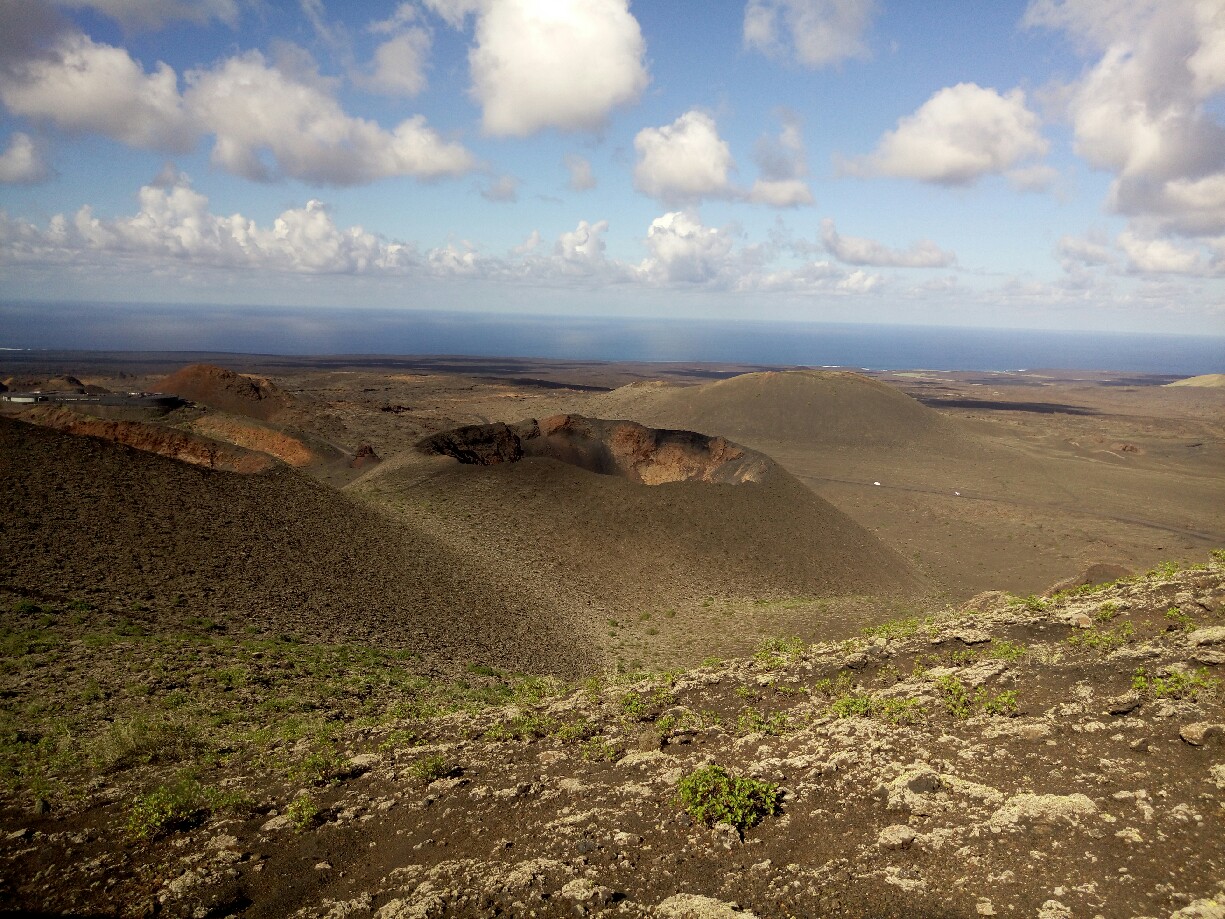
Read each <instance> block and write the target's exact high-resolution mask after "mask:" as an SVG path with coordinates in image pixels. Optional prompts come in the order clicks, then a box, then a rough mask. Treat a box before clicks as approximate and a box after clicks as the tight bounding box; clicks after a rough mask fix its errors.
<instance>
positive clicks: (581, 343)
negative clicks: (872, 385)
mask: <svg viewBox="0 0 1225 919" xmlns="http://www.w3.org/2000/svg"><path fill="white" fill-rule="evenodd" d="M0 350H10V351H11V350H20V351H60V350H63V351H143V352H149V351H155V352H180V351H181V352H225V353H233V354H268V355H283V356H294V355H297V356H303V355H320V356H323V355H354V356H356V355H388V356H390V355H403V356H427V355H430V356H434V355H452V356H458V355H464V356H470V357H505V358H540V359H552V360H574V361H639V362H651V363H665V362H704V363H737V364H758V365H776V366H806V367H822V366H829V367H832V366H836V367H857V368H861V369H864V370H932V371H939V370H945V371H953V370H964V371H1000V372H1003V371H1022V370H1036V369H1050V370H1085V371H1121V372H1134V373H1149V374H1166V375H1175V376H1194V375H1199V374H1206V373H1220V372H1225V335H1185V334H1165V333H1139V332H1113V331H1111V332H1102V331H1076V330H1055V329H1016V328H988V327H954V326H935V325H917V324H915V325H874V324H867V323H844V322H840V323H832V322H817V321H812V322H799V321H779V320H754V319H717V320H716V319H711V320H695V319H692V318H685V319H669V318H642V317H632V318H631V317H609V316H584V317H575V316H556V315H546V314H523V313H490V312H443V311H437V310H429V311H425V310H422V311H418V310H392V309H382V308H380V309H371V308H339V307H336V308H326V307H311V308H293V307H241V306H209V305H180V304H174V305H168V304H139V305H126V304H112V303H29V302H24V303H3V304H0Z"/></svg>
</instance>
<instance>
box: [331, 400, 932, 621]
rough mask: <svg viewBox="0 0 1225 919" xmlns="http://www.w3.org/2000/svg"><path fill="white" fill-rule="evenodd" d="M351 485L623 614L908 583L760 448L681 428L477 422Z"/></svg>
mask: <svg viewBox="0 0 1225 919" xmlns="http://www.w3.org/2000/svg"><path fill="white" fill-rule="evenodd" d="M601 473H603V474H601ZM355 487H357V488H358V489H359V490H363V491H367V492H368V493H369V494H370V495H371V497H372V499H374V500H379V501H383V502H385V503H387V504H388V505H390V506H396V505H398V504H403V503H405V502H411V505H412V507H413V508H414V513H415V514H416V515H417V516H418V519H421V518H422V517H425V516H428V517H429V518H430V519H432V520H434V521H435V522H436V526H437V528H438V531H439V532H445V533H446V537H445V538H446V539H448V540H449V541H450V542H452V544H454V545H456V546H474V545H482V546H484V547H486V548H487V549H489V550H492V551H495V552H496V553H497V555H498V557H499V558H501V559H503V560H504V561H505V563H506V564H508V565H510V566H511V567H515V568H520V567H526V568H532V569H535V570H538V571H541V572H542V573H543V576H544V577H545V579H546V581H548V582H550V583H564V584H566V585H567V586H568V587H570V588H571V589H573V590H576V591H577V592H578V593H579V595H580V596H586V597H588V598H589V602H590V601H595V602H602V603H605V604H607V605H608V607H609V608H611V609H613V610H617V611H622V612H625V611H629V612H636V611H638V610H644V609H650V608H653V607H657V606H658V605H659V604H661V603H664V602H669V601H676V602H683V601H684V600H686V599H693V598H700V597H703V596H709V595H723V596H729V595H735V596H754V595H758V596H760V595H772V596H779V595H804V596H831V595H854V594H890V593H893V594H897V593H905V592H910V591H913V590H914V589H915V588H916V586H917V585H916V581H915V577H914V575H913V574H912V572H911V569H910V568H909V566H908V565H907V563H906V562H905V561H904V560H903V559H902V558H901V557H900V556H899V555H897V554H896V553H894V552H893V551H891V550H889V549H887V548H886V547H885V546H884V545H883V544H882V543H881V542H880V541H879V540H877V539H876V537H874V536H873V535H872V534H870V533H869V532H868V531H866V530H865V529H864V528H863V527H861V526H859V525H858V524H856V523H854V522H853V521H852V520H850V519H849V518H848V517H847V516H845V515H844V514H842V513H841V512H839V511H838V510H836V509H835V508H834V507H833V506H831V505H830V504H829V503H828V502H826V501H824V500H822V499H821V498H819V497H818V496H817V495H815V494H814V493H813V492H812V491H810V490H809V489H807V488H805V487H804V486H803V485H802V484H801V483H800V482H798V481H797V480H796V479H795V478H793V477H792V476H791V475H790V474H789V473H787V472H786V470H784V469H783V468H782V467H780V466H778V465H777V464H775V463H774V462H773V461H772V460H771V459H770V458H769V457H767V456H765V455H764V454H761V453H757V452H755V451H752V450H749V449H747V448H744V447H741V446H739V445H737V444H734V443H731V442H729V441H727V440H724V439H723V438H717V437H714V438H712V437H705V436H702V435H697V434H694V433H692V432H685V431H661V430H653V429H648V428H644V427H642V426H640V425H636V424H633V423H631V422H623V421H601V420H598V419H588V418H582V417H579V416H573V415H571V416H557V417H554V418H549V419H545V420H544V421H541V422H539V423H537V422H534V421H528V422H521V423H519V424H515V425H502V424H499V425H479V426H473V427H469V428H462V429H459V430H457V431H452V432H446V433H445V434H443V435H439V436H435V437H433V438H430V439H428V440H427V441H425V442H423V443H422V445H421V446H420V447H419V452H418V454H417V456H416V457H412V456H402V457H399V458H398V459H397V460H394V461H389V462H387V463H384V464H383V466H382V467H380V468H379V469H377V470H376V471H374V472H372V473H370V474H369V475H368V476H367V477H366V478H365V479H364V480H362V482H361V483H359V484H358V485H357V486H355ZM469 551H470V550H469Z"/></svg>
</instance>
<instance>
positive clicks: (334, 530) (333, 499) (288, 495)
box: [0, 418, 596, 672]
mask: <svg viewBox="0 0 1225 919" xmlns="http://www.w3.org/2000/svg"><path fill="white" fill-rule="evenodd" d="M0 459H2V462H0V519H2V520H3V521H4V522H5V551H4V553H3V559H2V560H0V585H2V586H4V587H6V588H8V589H10V590H16V591H18V592H21V593H28V594H30V595H32V596H36V597H37V596H43V595H46V594H48V593H50V595H51V596H52V597H53V598H55V597H58V598H64V597H78V598H83V599H85V600H87V601H88V600H90V599H91V598H95V597H123V598H126V599H127V600H128V601H129V602H131V603H132V604H135V608H136V609H137V610H145V611H146V612H145V613H144V614H143V615H145V616H147V617H149V618H154V619H156V618H158V617H170V618H172V619H176V620H178V619H183V618H186V617H189V616H205V617H208V618H209V619H214V620H218V621H220V622H222V623H229V624H230V625H231V626H232V627H234V628H240V629H241V628H247V627H250V628H252V629H255V630H257V631H258V632H265V633H273V634H275V633H280V632H289V633H294V634H305V635H310V636H313V637H315V638H317V639H323V638H328V637H331V638H333V639H336V638H337V637H338V636H343V637H344V640H350V641H372V642H378V643H380V644H381V645H384V646H390V647H398V648H401V649H407V650H409V651H411V652H413V653H417V654H420V655H421V656H422V657H423V658H424V659H425V660H426V662H427V664H428V665H431V666H436V667H446V668H451V667H453V666H454V665H455V664H456V662H458V661H481V662H484V663H494V664H498V665H500V666H509V667H513V668H517V669H533V670H536V671H562V672H575V671H576V670H583V669H587V668H590V667H591V666H592V665H593V660H594V659H595V657H596V654H595V652H594V650H593V649H592V647H591V646H590V644H589V643H588V642H586V641H584V640H582V639H581V637H580V638H579V640H577V641H576V636H581V635H582V631H583V630H582V628H581V627H580V625H579V624H577V623H576V622H575V621H574V620H573V619H572V618H571V617H569V616H568V615H567V614H565V613H563V612H562V611H561V610H559V609H558V608H557V607H556V606H555V605H553V604H552V603H551V602H550V600H549V598H548V597H540V596H537V595H536V594H535V593H534V592H533V590H532V585H531V584H530V583H529V584H516V583H515V582H514V580H513V579H512V578H508V577H506V576H504V575H505V572H503V571H502V570H492V571H491V570H489V569H486V568H483V567H481V565H480V564H478V563H476V562H474V560H473V559H471V558H466V557H463V556H461V555H457V554H455V553H454V552H453V551H451V550H450V549H449V548H447V547H446V546H445V545H442V544H440V543H439V542H437V541H436V540H435V539H433V538H432V537H430V536H429V535H427V534H425V533H423V532H422V531H420V530H419V529H416V528H414V527H413V526H412V525H411V522H408V521H404V520H398V521H396V520H391V519H389V518H388V517H387V516H385V515H382V514H380V513H378V512H376V511H374V510H372V509H370V508H369V507H365V506H362V505H360V504H358V503H357V502H354V501H353V500H351V499H350V498H347V497H346V496H344V495H343V494H341V493H339V492H337V491H334V490H332V489H329V488H326V487H324V486H322V485H318V484H316V483H315V482H313V481H311V480H310V479H308V478H306V477H305V476H303V475H302V474H301V473H298V472H296V471H295V470H292V469H289V468H286V467H278V468H275V469H272V470H270V471H268V472H264V473H260V474H256V475H239V474H236V473H227V472H223V471H219V470H211V469H206V468H200V467H197V466H189V465H187V464H184V463H180V462H176V461H174V460H169V459H164V458H162V457H160V456H155V455H152V454H148V453H144V452H140V451H137V450H133V449H128V448H125V447H122V446H118V445H116V444H113V443H110V442H108V441H103V440H99V439H96V438H92V437H77V436H71V435H66V434H61V433H58V432H54V431H49V430H45V429H42V428H38V427H35V426H32V425H27V424H22V423H20V422H15V421H11V420H9V419H5V418H0Z"/></svg>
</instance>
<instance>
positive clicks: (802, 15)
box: [744, 0, 876, 68]
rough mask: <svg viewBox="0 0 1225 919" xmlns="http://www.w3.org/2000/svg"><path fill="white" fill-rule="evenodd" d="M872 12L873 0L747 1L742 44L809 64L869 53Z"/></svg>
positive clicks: (818, 64)
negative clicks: (867, 38) (866, 35)
mask: <svg viewBox="0 0 1225 919" xmlns="http://www.w3.org/2000/svg"><path fill="white" fill-rule="evenodd" d="M875 12H876V2H875V0H749V2H748V5H747V6H746V7H745V10H744V45H745V47H746V48H750V49H752V50H755V51H760V52H762V53H763V54H766V55H767V56H769V57H774V58H782V59H785V60H794V61H797V62H798V63H800V64H802V65H803V66H805V67H812V68H816V67H826V66H829V65H830V64H837V63H840V62H842V61H844V60H847V59H849V58H862V57H867V56H868V47H867V45H866V43H865V42H864V33H865V32H867V30H868V26H869V25H871V22H872V16H873V15H874V14H875Z"/></svg>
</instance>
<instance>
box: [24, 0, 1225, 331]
mask: <svg viewBox="0 0 1225 919" xmlns="http://www.w3.org/2000/svg"><path fill="white" fill-rule="evenodd" d="M0 301H8V302H30V301H34V302H40V303H42V302H45V303H46V304H47V305H46V309H47V310H48V311H54V309H55V308H56V307H55V306H54V304H55V303H57V302H63V301H78V302H106V303H142V302H144V303H158V304H175V303H182V304H218V305H225V306H228V307H233V306H243V307H249V308H250V309H251V310H254V311H258V310H259V309H260V308H261V307H265V308H271V307H302V308H303V309H304V310H308V311H309V309H310V308H313V307H331V308H345V307H361V308H363V309H369V308H386V309H395V310H411V309H416V310H454V311H484V312H508V313H509V312H514V313H540V314H556V315H569V316H579V317H586V316H612V317H617V316H625V317H651V316H658V317H669V318H709V319H719V320H727V319H753V320H772V319H773V320H790V321H795V320H811V321H833V322H847V321H853V322H864V323H882V324H891V323H903V324H927V325H945V326H967V327H979V326H981V327H1002V328H1038V329H1083V330H1124V331H1138V332H1179V333H1189V334H1200V333H1203V334H1211V335H1220V334H1225V0H1028V2H1023V0H1020V2H1011V0H990V2H982V0H926V2H921V3H916V2H912V0H735V2H733V0H652V2H647V0H638V2H633V3H630V2H627V0H412V2H402V3H397V2H394V0H389V2H373V0H350V2H343V3H342V2H338V0H0Z"/></svg>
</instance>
